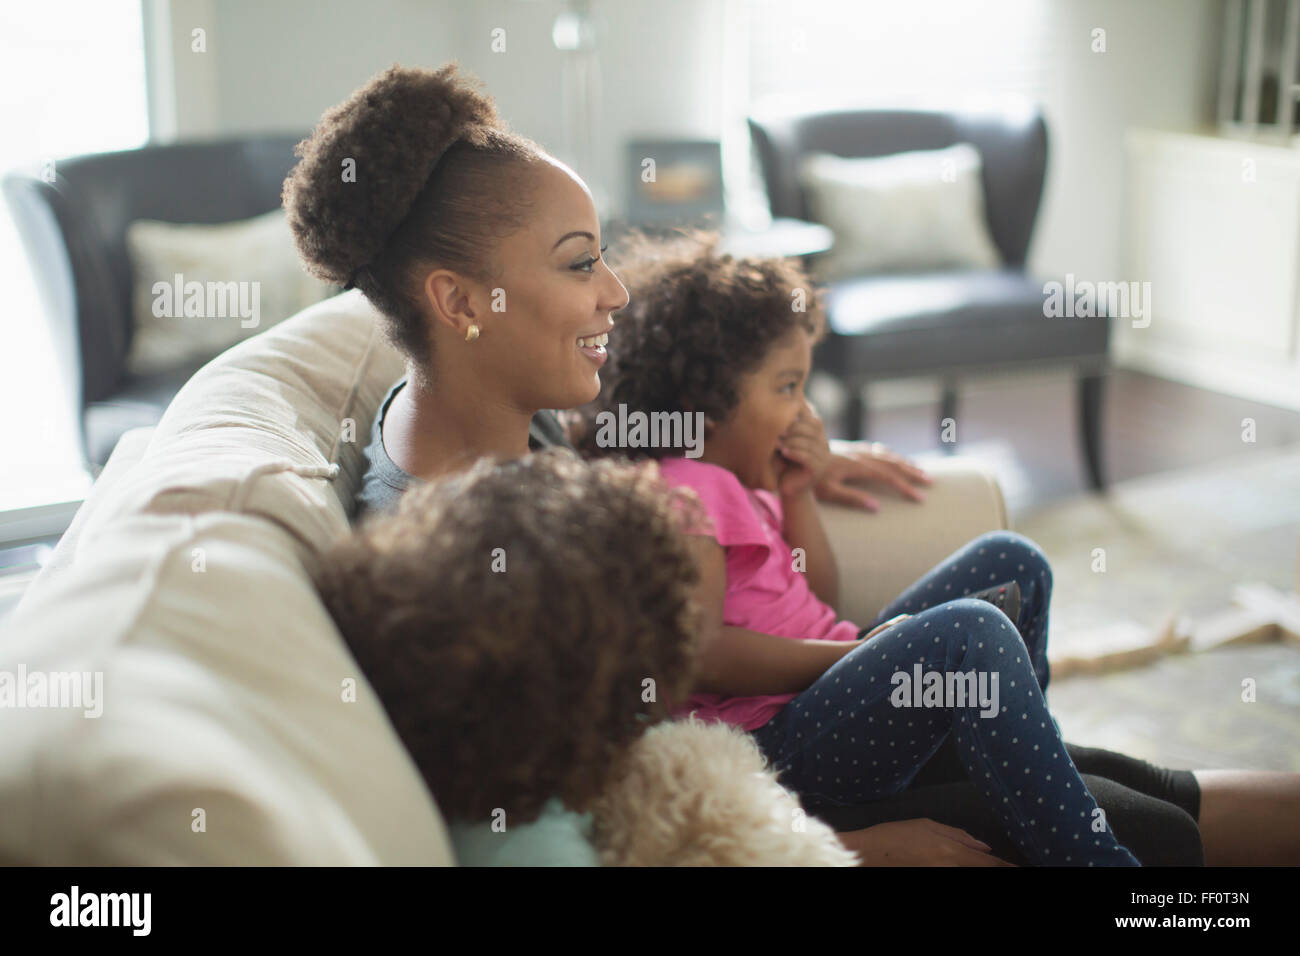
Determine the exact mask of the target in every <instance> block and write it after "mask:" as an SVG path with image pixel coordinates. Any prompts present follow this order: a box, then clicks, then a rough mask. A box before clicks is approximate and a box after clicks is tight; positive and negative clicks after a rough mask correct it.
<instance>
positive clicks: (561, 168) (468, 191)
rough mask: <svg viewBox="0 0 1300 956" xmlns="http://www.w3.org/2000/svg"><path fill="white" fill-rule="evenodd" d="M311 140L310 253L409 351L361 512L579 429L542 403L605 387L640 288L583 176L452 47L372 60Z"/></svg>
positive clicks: (297, 222)
mask: <svg viewBox="0 0 1300 956" xmlns="http://www.w3.org/2000/svg"><path fill="white" fill-rule="evenodd" d="M298 152H299V155H300V156H301V157H302V161H301V162H300V163H299V164H298V166H297V167H296V168H295V169H294V171H293V173H292V174H291V175H290V177H289V178H288V180H286V182H285V188H284V199H285V208H286V210H287V211H288V215H289V222H290V225H291V227H292V228H293V231H294V236H295V240H296V242H297V245H298V250H299V253H300V254H301V256H302V258H303V261H304V263H305V264H306V266H307V268H308V270H309V271H311V272H313V273H314V274H315V275H317V276H319V277H321V278H324V279H328V280H331V281H335V282H340V283H345V284H348V285H351V286H354V287H356V288H358V289H360V290H361V291H362V292H363V293H364V294H365V296H366V298H368V299H369V300H370V301H371V302H372V303H373V304H374V305H375V307H376V308H377V309H378V310H379V312H380V313H381V314H382V315H383V317H384V327H385V331H386V333H387V335H388V338H389V339H390V340H391V341H392V343H393V344H394V345H395V346H396V347H397V348H398V349H399V350H400V351H401V352H402V354H403V356H404V357H405V359H406V376H405V377H404V378H403V379H402V380H401V381H399V382H398V383H397V384H396V385H395V386H394V388H393V390H392V392H391V393H390V395H389V397H388V400H387V401H386V402H385V403H384V406H383V409H382V411H381V413H380V417H379V419H378V421H377V422H376V425H375V431H374V434H373V436H372V443H371V446H370V448H369V449H368V455H369V471H368V473H367V476H366V479H365V483H364V485H365V486H364V489H363V492H362V495H361V508H362V510H363V511H365V510H369V509H371V508H387V507H389V506H390V505H391V504H392V503H393V502H394V501H395V499H396V497H397V495H399V494H400V493H401V491H402V490H404V489H405V488H407V487H409V486H410V485H411V484H412V482H413V481H415V480H417V479H429V478H432V477H435V476H437V475H440V474H444V473H447V472H452V471H458V470H460V469H462V468H464V467H466V466H468V465H469V464H471V463H472V462H473V461H474V460H475V459H477V458H479V457H482V456H484V455H495V456H498V457H503V458H515V457H519V456H521V455H524V454H527V452H528V451H529V450H530V449H533V448H539V447H542V446H545V445H554V444H561V445H567V444H568V441H567V436H566V435H565V432H564V430H563V428H562V427H561V426H560V424H559V422H558V420H557V419H556V418H555V416H554V414H553V413H551V412H549V411H546V410H547V409H557V408H559V409H564V408H574V407H576V406H578V405H581V404H583V403H585V402H589V401H591V400H592V399H593V398H595V396H596V395H597V393H598V392H599V390H600V378H599V376H598V372H599V369H600V367H601V365H603V364H604V362H605V360H606V355H607V353H606V350H605V343H606V341H607V336H608V333H609V330H610V329H611V328H612V327H613V322H612V320H611V319H610V314H611V313H612V312H614V311H616V310H618V309H620V308H622V307H623V306H625V305H626V304H627V292H626V290H625V289H624V288H623V285H622V283H620V282H619V281H618V278H617V277H616V276H615V275H614V274H613V273H612V272H611V271H610V270H609V267H608V266H607V265H606V264H605V261H604V258H603V255H602V253H603V252H604V250H605V247H604V246H603V245H599V235H600V222H599V217H598V216H597V213H596V209H595V205H594V203H593V202H592V198H591V193H590V191H589V190H588V189H587V186H586V185H585V184H584V183H583V181H582V180H581V179H580V178H579V177H578V175H577V174H576V173H575V172H574V171H573V170H571V169H570V168H569V167H568V166H566V165H564V164H563V163H561V162H560V161H558V160H556V159H554V158H553V157H551V156H550V155H548V154H547V153H546V152H545V150H543V149H542V148H541V147H540V146H538V145H537V144H536V143H534V142H533V141H531V140H529V139H527V138H525V137H522V136H520V135H518V134H516V133H514V132H512V131H511V130H509V129H508V128H507V127H506V125H505V124H504V123H503V122H502V121H501V119H500V118H499V117H498V116H497V113H496V109H495V106H494V105H493V103H492V101H491V100H490V99H489V98H488V97H487V96H486V95H484V94H483V93H481V92H479V91H478V90H477V89H475V88H474V86H473V85H472V84H471V83H470V82H468V81H467V80H466V79H465V78H463V77H462V76H461V75H460V72H459V68H458V67H457V66H456V64H454V63H453V64H449V65H447V66H445V67H443V68H442V69H440V70H438V71H436V72H431V71H428V70H418V69H403V68H400V67H393V68H392V69H390V70H388V71H386V72H385V73H383V74H381V75H379V76H377V77H376V78H375V79H373V80H372V81H371V82H370V83H368V84H367V85H366V86H364V87H362V88H361V89H360V90H358V91H357V92H356V93H354V94H353V95H352V97H350V98H349V99H348V100H347V101H346V102H344V103H342V104H340V105H339V106H336V107H334V108H333V109H331V110H329V111H328V112H326V114H325V115H324V116H323V117H322V119H321V122H320V124H319V125H318V126H317V128H316V130H315V131H314V132H313V134H312V135H311V137H309V138H308V139H307V140H306V141H304V142H303V143H302V144H301V145H300V146H299V149H298ZM342 168H350V169H354V170H355V177H348V178H349V179H351V180H352V181H344V179H345V178H344V177H342V176H340V174H339V170H340V169H342Z"/></svg>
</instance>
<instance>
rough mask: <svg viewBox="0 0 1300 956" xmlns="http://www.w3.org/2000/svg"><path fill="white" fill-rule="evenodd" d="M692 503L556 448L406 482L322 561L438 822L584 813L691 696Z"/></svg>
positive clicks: (650, 481)
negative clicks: (686, 532) (554, 802)
mask: <svg viewBox="0 0 1300 956" xmlns="http://www.w3.org/2000/svg"><path fill="white" fill-rule="evenodd" d="M695 505H696V503H695V502H694V500H693V499H692V498H691V497H690V496H689V494H686V495H683V494H682V493H681V492H680V491H672V490H670V489H669V488H668V487H667V486H666V485H664V484H663V483H662V481H661V479H660V478H659V477H658V474H657V471H656V470H655V469H654V468H653V467H649V468H646V467H632V466H628V465H624V464H620V463H617V462H614V461H603V462H591V463H586V462H583V461H581V460H580V459H579V458H577V456H575V455H573V454H572V453H571V452H568V451H564V450H558V449H557V450H553V451H545V452H538V453H535V454H531V455H528V456H526V457H524V458H522V459H520V460H518V461H511V462H507V463H504V464H498V463H496V462H493V461H491V460H489V459H485V460H482V461H480V462H479V463H478V464H477V465H475V466H474V467H473V468H472V469H470V470H469V471H467V472H465V473H463V474H460V475H456V476H452V477H449V478H445V479H443V480H441V481H438V482H436V483H434V484H427V485H417V486H416V487H414V488H412V489H411V490H410V491H409V492H407V493H406V494H405V495H404V496H403V498H402V500H401V501H400V503H399V505H398V507H397V508H396V509H395V510H394V511H393V512H392V513H391V514H387V515H381V516H376V517H374V518H373V519H371V520H370V521H368V522H367V523H365V524H364V525H363V526H362V527H361V528H360V529H359V530H358V532H356V533H355V534H353V535H351V536H349V537H348V538H346V539H344V540H342V541H340V542H339V543H338V544H336V545H335V546H334V547H333V548H332V549H331V550H330V551H329V552H327V554H326V555H325V557H324V559H323V562H322V565H321V568H320V569H319V571H318V574H317V580H318V586H319V588H320V591H321V594H322V597H323V599H324V601H325V604H326V606H327V607H328V608H329V611H330V613H331V615H332V616H333V618H334V620H335V622H336V624H337V625H338V627H339V629H340V631H341V632H342V634H343V636H344V638H345V639H346V640H347V642H348V644H349V646H350V648H351V649H352V652H353V654H354V655H355V657H356V659H357V662H358V664H359V665H360V667H361V670H362V671H363V673H364V674H365V676H366V678H367V679H368V681H369V683H370V684H371V686H372V687H373V688H374V690H375V692H376V693H377V694H378V696H379V699H380V701H381V703H382V704H383V706H384V708H385V709H386V711H387V712H388V715H389V717H390V719H391V720H392V722H393V725H394V727H395V728H396V730H397V732H398V734H399V736H400V737H401V738H402V741H403V743H404V744H405V745H406V747H407V748H408V750H409V751H410V752H411V755H412V757H413V758H414V760H415V762H416V764H417V765H418V767H419V768H420V771H421V773H422V774H423V776H424V778H425V780H426V782H427V783H428V785H429V787H430V789H431V790H432V791H433V794H434V797H435V799H436V801H437V803H438V805H439V808H440V810H441V811H442V812H443V814H444V815H445V816H447V817H448V818H449V819H451V820H462V821H481V820H486V819H488V818H489V817H490V816H491V815H492V814H493V812H494V811H495V810H497V809H498V808H501V809H504V810H505V811H506V813H507V815H508V819H509V820H510V821H513V822H528V821H531V820H533V819H536V817H537V816H538V814H539V813H540V812H541V810H542V807H543V805H544V804H545V803H546V802H547V800H548V799H550V798H551V797H558V798H560V799H561V800H562V801H563V802H564V803H565V804H566V805H567V806H568V807H569V808H570V809H573V810H578V811H581V810H583V809H584V808H585V807H586V806H587V805H588V803H589V802H590V800H591V799H592V798H593V797H595V796H596V795H597V794H598V793H599V792H600V791H601V790H602V788H603V787H604V785H605V783H606V782H607V781H608V780H609V779H612V775H613V774H614V773H616V772H617V769H618V761H619V757H620V755H621V754H623V753H624V752H626V750H627V747H628V746H629V745H630V744H631V743H632V742H633V741H634V740H635V739H636V737H637V736H639V735H640V734H641V733H642V732H643V730H644V729H645V727H646V726H647V724H648V723H649V722H653V721H654V720H657V719H660V718H662V717H666V716H667V715H668V705H669V703H670V699H671V700H681V699H682V698H684V697H685V695H686V692H687V691H688V689H689V684H690V680H691V677H692V674H693V663H694V654H695V646H694V641H695V638H696V633H697V615H698V610H697V608H696V606H695V604H694V603H693V602H692V600H691V595H692V592H693V588H694V586H695V584H696V583H697V580H698V571H697V569H696V567H695V565H694V563H693V561H692V558H691V555H690V552H689V551H688V549H687V546H686V543H685V539H684V537H683V536H682V534H681V529H682V527H683V522H685V521H687V520H693V519H692V518H691V517H690V516H691V515H692V514H693V509H694V507H695Z"/></svg>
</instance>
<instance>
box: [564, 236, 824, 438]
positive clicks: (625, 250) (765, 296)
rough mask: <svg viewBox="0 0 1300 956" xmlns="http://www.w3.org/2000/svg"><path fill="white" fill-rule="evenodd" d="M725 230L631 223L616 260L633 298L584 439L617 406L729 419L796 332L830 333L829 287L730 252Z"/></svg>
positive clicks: (795, 269)
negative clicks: (661, 230)
mask: <svg viewBox="0 0 1300 956" xmlns="http://www.w3.org/2000/svg"><path fill="white" fill-rule="evenodd" d="M719 241H720V236H719V235H718V233H716V232H712V231H705V230H680V231H678V232H677V233H676V234H674V235H671V236H651V235H649V234H647V233H645V232H644V231H641V230H635V229H634V230H631V231H630V232H629V234H628V235H627V236H626V237H625V238H621V239H620V240H619V242H618V257H617V259H616V260H613V259H612V261H611V266H612V268H614V269H615V271H617V273H618V275H619V278H620V279H621V280H622V282H623V285H624V286H625V287H626V288H627V291H628V295H629V297H630V299H629V302H628V305H627V307H626V308H624V309H623V310H622V311H621V312H619V313H617V315H616V316H615V320H614V328H613V330H612V331H611V332H610V334H609V359H608V361H607V362H606V364H605V367H604V368H603V369H601V373H600V380H601V388H600V394H599V395H598V396H597V397H596V399H595V400H594V401H592V402H591V403H589V404H588V405H585V406H583V407H582V408H580V409H578V410H577V411H576V413H574V414H573V415H572V416H571V418H570V421H571V427H572V429H573V432H574V435H575V438H574V446H575V447H576V448H577V449H578V450H579V451H581V452H582V453H583V454H584V455H587V456H593V455H604V454H610V453H611V451H612V450H611V449H603V448H599V447H598V446H597V444H596V434H597V427H596V416H597V415H599V414H600V413H601V412H604V411H610V412H616V411H617V409H618V406H619V405H620V404H623V405H626V406H627V410H628V411H629V412H632V411H641V412H645V413H646V414H651V413H655V412H679V411H680V412H703V413H704V415H705V416H706V417H707V418H708V419H710V420H712V421H714V422H723V421H726V420H727V418H728V416H729V415H730V414H731V412H732V411H733V410H734V409H735V407H736V406H737V405H738V404H739V402H740V384H741V379H742V377H743V376H744V375H745V374H747V373H748V372H751V371H753V370H754V369H755V368H757V367H758V366H759V365H760V364H761V363H762V361H763V359H764V357H765V356H766V354H767V352H768V350H769V349H770V348H771V347H772V346H773V345H775V344H776V343H778V342H780V341H781V340H782V339H783V338H785V337H786V336H787V335H789V334H790V333H791V332H793V331H794V330H795V329H800V328H801V329H803V330H804V331H806V332H807V333H808V334H809V335H810V336H811V337H812V340H813V342H814V343H816V342H819V341H821V339H822V338H823V337H824V336H825V334H826V316H825V307H824V303H823V300H822V290H821V289H819V288H817V287H815V286H814V283H813V280H812V279H811V278H810V277H809V276H808V274H807V273H806V272H805V271H804V270H803V269H802V268H801V267H800V266H798V265H797V264H795V263H794V262H792V261H791V260H788V259H760V258H740V259H737V258H734V257H733V256H730V255H720V254H719V252H718V243H719ZM617 453H618V454H620V455H625V456H627V457H631V458H636V457H651V458H663V457H667V456H670V455H674V454H678V453H679V452H678V451H677V450H675V449H672V448H665V447H644V448H629V449H622V448H620V449H617Z"/></svg>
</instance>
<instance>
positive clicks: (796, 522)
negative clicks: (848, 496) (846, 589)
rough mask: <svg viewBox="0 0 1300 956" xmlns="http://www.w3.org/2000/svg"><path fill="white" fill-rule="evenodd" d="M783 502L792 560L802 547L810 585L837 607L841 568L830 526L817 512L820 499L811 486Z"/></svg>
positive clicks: (787, 540)
mask: <svg viewBox="0 0 1300 956" xmlns="http://www.w3.org/2000/svg"><path fill="white" fill-rule="evenodd" d="M781 505H782V508H783V509H784V511H785V527H784V528H783V529H782V534H783V536H784V537H785V540H786V543H787V544H788V545H790V549H791V553H792V557H791V560H792V561H793V560H794V558H793V551H794V549H795V548H802V549H803V553H804V568H805V571H804V574H805V576H806V577H807V579H808V587H810V588H812V592H813V594H815V595H817V597H819V598H820V599H821V600H822V601H823V602H825V603H826V604H829V605H830V606H831V607H836V605H837V604H838V602H839V599H840V582H839V575H840V571H839V567H838V565H836V563H835V552H833V551H832V550H831V543H830V540H829V539H828V538H827V537H826V529H825V528H823V527H822V520H821V517H820V516H819V515H818V513H817V499H816V497H815V496H814V495H813V492H812V489H811V488H807V489H805V490H803V491H801V492H800V493H799V494H797V495H794V496H792V497H789V498H783V499H782V502H781Z"/></svg>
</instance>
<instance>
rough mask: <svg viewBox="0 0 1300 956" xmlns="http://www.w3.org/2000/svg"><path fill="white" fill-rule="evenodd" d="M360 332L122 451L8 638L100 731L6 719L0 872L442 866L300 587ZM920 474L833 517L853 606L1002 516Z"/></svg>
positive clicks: (971, 481) (267, 366) (354, 455)
mask: <svg viewBox="0 0 1300 956" xmlns="http://www.w3.org/2000/svg"><path fill="white" fill-rule="evenodd" d="M374 319H375V315H374V312H373V310H372V308H371V307H370V305H369V304H368V303H367V302H366V301H365V299H364V298H363V297H362V296H361V295H360V293H359V292H348V293H344V294H342V295H340V296H337V297H336V298H333V299H330V300H327V301H325V302H322V303H320V304H319V305H316V306H313V307H312V308H310V309H308V310H306V311H305V312H303V313H302V314H300V315H298V316H295V317H294V318H292V319H289V320H287V321H286V322H284V323H282V324H280V325H278V326H276V327H274V328H272V329H269V330H268V331H267V332H265V333H263V334H261V335H259V336H257V337H256V338H254V339H251V340H249V341H247V342H245V343H242V344H241V345H239V346H237V347H236V348H234V349H232V350H230V351H229V352H227V353H225V354H224V355H222V356H220V357H219V358H217V359H215V360H214V361H213V362H212V363H210V364H209V365H208V366H206V367H205V368H204V369H203V370H201V371H200V372H199V373H198V374H197V375H195V377H194V378H193V379H192V380H191V381H190V382H189V383H188V384H187V385H186V386H185V387H184V389H182V391H181V392H180V393H179V394H178V395H177V396H176V399H175V400H174V401H173V403H172V405H171V407H170V408H169V409H168V411H167V413H166V415H165V416H164V417H163V419H162V421H161V422H160V423H159V425H158V426H157V427H156V428H155V429H141V430H137V431H135V432H131V433H128V435H127V436H126V438H124V439H123V441H122V442H121V444H120V445H119V446H118V449H117V451H116V452H115V453H114V455H113V457H112V460H111V461H110V462H109V464H108V467H107V468H106V469H105V471H104V473H103V474H102V475H101V476H100V478H99V480H98V481H97V482H96V485H95V487H94V489H93V491H92V494H91V495H90V497H89V498H88V500H87V501H86V503H85V505H84V506H83V507H82V508H81V510H80V511H79V512H78V514H77V516H76V519H75V521H74V523H73V526H72V527H71V528H70V529H69V531H68V533H67V534H66V535H65V536H64V538H63V540H62V541H61V542H60V545H59V548H58V549H57V551H56V554H55V557H54V560H53V561H52V562H51V564H50V565H49V566H47V567H46V568H45V570H44V571H43V572H42V573H41V575H40V576H39V577H38V578H37V580H36V581H35V583H34V584H33V585H32V587H31V588H30V590H29V591H28V593H27V595H26V596H25V597H24V600H23V602H22V603H21V605H20V606H19V607H18V609H17V610H16V612H15V613H14V615H13V616H12V618H11V620H10V622H9V625H8V627H7V628H6V632H5V633H4V634H3V635H2V636H0V672H8V673H10V674H18V673H26V674H27V675H51V674H56V673H89V674H102V678H103V699H102V713H101V714H100V716H98V717H88V716H85V713H84V707H83V708H82V709H77V708H73V707H44V708H37V707H23V708H13V709H5V710H0V862H8V863H35V864H47V865H83V864H84V865H132V864H186V863H193V864H452V863H454V860H453V858H452V855H451V852H450V850H449V844H448V840H447V836H446V832H445V829H444V826H443V822H442V820H441V818H440V816H439V813H438V809H437V807H436V806H435V804H434V802H433V800H432V798H431V796H430V794H429V792H428V791H427V789H426V788H425V786H424V783H423V781H422V780H421V778H420V776H419V774H418V773H417V771H416V769H415V766H414V764H413V763H412V761H411V760H410V758H409V757H408V756H407V754H406V752H405V750H404V749H403V747H402V746H401V743H400V741H399V740H398V738H397V736H396V734H395V732H394V731H393V729H392V727H391V725H390V724H389V722H388V720H387V718H386V716H385V714H384V712H383V710H382V708H381V707H380V705H379V703H378V701H377V700H376V699H375V697H374V694H373V692H372V691H371V689H370V687H369V685H368V684H367V683H366V681H365V679H364V678H363V677H362V675H361V674H360V672H359V670H358V668H357V666H356V664H355V662H354V661H353V659H352V657H351V655H350V654H349V652H348V650H347V647H346V645H345V644H344V642H343V640H342V638H341V637H340V636H339V634H338V632H337V631H336V630H335V628H334V627H333V624H332V623H331V621H330V619H329V617H328V615H327V614H326V612H325V610H324V608H323V606H322V605H321V603H320V602H319V601H318V600H317V598H316V595H315V592H314V590H313V588H312V584H311V578H310V570H309V569H310V567H311V563H312V562H313V561H314V560H315V558H316V555H318V554H319V553H320V551H321V550H322V549H323V548H324V547H325V546H326V545H328V544H329V542H330V541H332V540H333V539H334V538H335V537H336V536H338V535H342V534H345V533H346V532H347V530H348V520H349V516H350V515H351V513H352V503H353V497H354V494H355V492H356V490H357V487H358V483H359V480H360V477H361V468H362V455H361V452H362V449H363V448H364V446H365V444H366V442H367V440H368V435H369V431H370V426H371V422H372V420H373V418H374V415H375V413H376V411H377V409H378V406H379V403H380V401H381V399H382V397H383V395H384V393H385V391H386V389H387V387H388V386H389V385H390V384H391V383H392V382H393V381H395V380H396V379H397V378H398V376H399V375H400V374H401V362H400V361H399V359H398V357H397V355H396V354H395V353H394V352H393V351H392V350H391V349H390V348H389V347H388V346H387V344H385V343H384V341H383V340H382V338H381V337H380V336H379V334H378V332H377V330H376V327H375V321H374ZM933 472H934V474H935V478H936V480H935V484H934V486H933V487H932V488H931V489H930V491H929V500H928V501H927V502H926V503H925V504H923V505H914V504H912V503H909V502H905V501H903V500H902V499H900V498H896V497H893V496H891V495H889V494H888V493H885V494H884V495H882V496H881V497H882V510H881V511H880V512H879V513H878V514H875V515H869V514H866V513H859V512H854V511H849V510H846V509H839V508H829V509H827V513H826V515H825V517H826V523H827V526H828V530H829V532H830V534H831V537H832V541H833V544H834V546H835V549H836V552H837V555H838V558H839V562H840V567H841V572H842V579H843V580H842V588H841V592H842V594H843V595H844V601H843V604H844V606H843V607H842V608H841V611H842V613H844V614H845V615H846V616H847V617H850V618H851V619H854V620H861V621H864V622H865V621H869V620H870V619H872V618H874V616H875V615H876V613H877V612H878V611H879V610H880V608H881V607H883V605H884V604H885V603H886V602H887V601H888V600H890V599H891V598H892V597H893V596H894V595H896V594H897V593H898V592H899V591H900V590H901V589H902V588H903V587H904V586H906V585H907V584H908V583H910V582H911V581H912V580H914V579H915V578H916V577H917V576H918V575H919V574H921V573H922V572H923V571H925V570H927V569H928V568H930V567H932V566H933V565H934V564H936V563H937V562H938V561H940V560H941V559H942V558H943V557H944V556H946V555H947V554H948V553H949V552H951V551H953V550H955V549H956V548H957V547H958V546H960V545H961V544H963V543H964V542H966V541H968V540H969V539H970V538H972V537H974V536H975V535H977V534H980V533H982V532H985V531H989V530H993V529H998V528H1005V527H1006V512H1005V507H1004V504H1003V501H1002V496H1001V494H1000V492H999V490H998V487H997V485H996V483H995V482H994V481H993V479H992V478H991V476H989V475H988V474H986V473H985V472H983V471H980V470H978V469H974V468H971V467H970V466H968V465H966V464H964V463H963V462H961V460H960V459H955V460H953V461H949V462H945V463H944V464H943V465H941V466H940V467H938V468H935V469H933ZM351 682H355V687H356V692H355V699H352V698H351V697H350V696H349V695H348V694H347V688H348V686H350V683H351Z"/></svg>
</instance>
